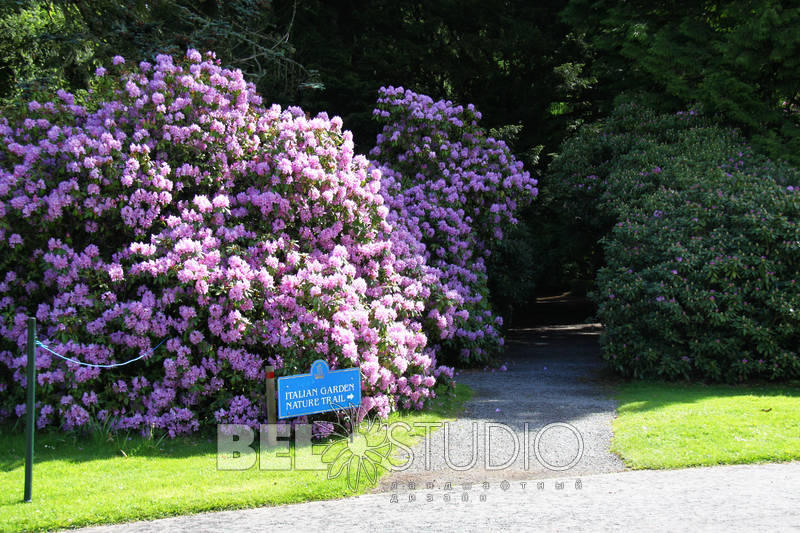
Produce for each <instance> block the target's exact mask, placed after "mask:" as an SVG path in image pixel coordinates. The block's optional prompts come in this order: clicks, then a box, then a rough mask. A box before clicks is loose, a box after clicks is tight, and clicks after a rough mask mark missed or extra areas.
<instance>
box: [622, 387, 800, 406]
mask: <svg viewBox="0 0 800 533" xmlns="http://www.w3.org/2000/svg"><path fill="white" fill-rule="evenodd" d="M735 396H756V397H760V398H769V397H779V396H782V397H789V398H800V382H790V383H780V384H770V383H757V384H741V385H724V384H698V383H683V382H678V383H675V382H664V381H629V382H623V383H619V384H618V395H617V398H618V399H619V400H620V404H621V406H620V408H619V412H620V413H621V414H622V413H643V412H646V411H654V410H658V409H661V408H664V407H667V406H669V405H672V404H689V403H695V402H700V401H703V400H707V399H711V398H731V397H735Z"/></svg>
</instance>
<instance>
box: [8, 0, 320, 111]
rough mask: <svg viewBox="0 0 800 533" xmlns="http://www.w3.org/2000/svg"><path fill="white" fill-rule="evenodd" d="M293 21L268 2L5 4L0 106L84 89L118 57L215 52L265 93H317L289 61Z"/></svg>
mask: <svg viewBox="0 0 800 533" xmlns="http://www.w3.org/2000/svg"><path fill="white" fill-rule="evenodd" d="M292 27H293V21H292V20H291V17H289V18H288V19H287V21H286V23H285V24H283V25H282V27H280V28H278V26H277V22H276V17H275V14H274V12H273V10H272V2H271V1H270V0H227V1H225V2H218V1H214V0H212V1H201V2H195V1H191V0H126V1H124V2H119V1H117V0H7V1H5V2H2V3H0V30H2V37H0V102H2V101H4V100H6V101H11V100H13V98H15V97H19V96H20V95H22V96H23V97H25V98H27V99H28V100H30V99H32V98H35V97H37V93H39V92H42V91H44V92H48V91H52V92H54V91H55V90H56V89H66V90H68V91H70V92H73V93H78V92H79V91H81V90H84V89H86V87H87V83H88V80H89V78H90V77H91V76H92V74H93V73H94V70H95V68H97V67H98V66H101V65H107V64H109V63H110V62H111V58H112V57H114V56H115V55H122V56H124V57H125V58H127V60H128V61H129V62H134V63H136V62H138V61H140V60H147V61H151V60H152V58H153V57H155V55H156V54H173V55H180V54H182V53H183V52H184V51H185V50H186V49H187V48H190V47H191V48H196V49H200V50H209V49H213V50H215V51H216V53H217V56H218V58H219V59H220V60H221V61H222V62H223V65H224V66H226V67H231V68H239V69H241V70H242V71H243V72H244V74H245V78H246V79H247V81H250V82H253V83H255V84H256V87H257V89H258V90H259V91H260V92H262V93H263V94H273V95H274V94H276V93H277V94H282V95H286V96H294V95H296V94H297V91H298V89H299V88H300V87H303V86H305V87H316V88H319V87H320V86H319V85H318V84H317V83H316V79H315V75H314V73H313V72H310V71H308V70H307V69H306V68H304V67H303V66H302V65H300V64H299V63H297V62H296V61H294V60H293V59H292V58H291V54H292V46H291V44H290V43H289V36H290V35H291V31H292Z"/></svg>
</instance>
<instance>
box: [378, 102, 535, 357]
mask: <svg viewBox="0 0 800 533" xmlns="http://www.w3.org/2000/svg"><path fill="white" fill-rule="evenodd" d="M374 115H375V117H376V118H377V120H378V122H379V123H381V124H383V130H382V131H381V133H380V134H379V135H378V139H377V145H376V146H375V148H373V150H372V151H371V152H370V156H371V157H372V158H373V160H374V162H373V164H374V165H375V166H376V167H377V168H379V169H380V171H381V173H382V175H383V179H382V189H381V190H382V193H383V196H384V198H385V199H386V203H387V205H388V206H389V208H390V212H389V216H388V220H389V222H390V223H391V224H393V225H395V232H394V235H395V238H396V239H398V238H400V236H402V238H404V239H406V241H408V242H412V243H413V242H416V243H419V244H418V251H417V253H418V254H420V255H423V256H424V258H425V262H424V264H423V269H425V271H426V273H428V274H429V275H430V276H431V277H432V278H433V279H434V280H435V283H434V284H433V285H432V286H431V296H430V297H429V298H428V300H427V305H426V308H425V316H424V320H425V331H426V332H428V334H429V341H430V342H431V344H432V345H433V346H435V347H436V349H441V350H440V351H439V352H438V353H439V354H440V358H441V359H442V360H444V361H448V362H455V363H457V364H468V365H469V364H477V363H484V362H487V361H488V360H489V359H490V358H491V357H492V356H494V355H496V354H497V353H498V352H499V351H500V349H501V347H502V346H503V337H502V335H501V333H500V331H499V327H500V326H501V325H502V318H501V317H499V316H496V315H495V314H494V313H493V312H492V309H491V306H490V302H489V289H488V287H487V278H486V263H485V261H486V259H487V258H488V257H489V254H490V253H491V250H492V247H493V245H495V244H496V243H497V242H498V241H500V240H501V239H502V238H503V229H504V228H506V227H508V226H509V225H510V224H515V223H516V222H517V220H516V218H515V217H514V213H515V211H516V210H517V209H518V208H520V207H522V206H523V205H526V204H528V203H530V201H531V200H532V199H533V198H534V197H535V196H536V195H537V193H538V189H537V188H536V185H537V181H536V180H535V179H533V178H531V177H530V174H529V173H528V172H526V171H525V170H524V169H523V165H522V162H520V161H517V160H515V158H514V156H513V155H512V154H511V151H510V150H509V148H508V146H506V144H505V143H504V142H503V141H500V140H495V139H493V138H491V137H487V135H486V133H485V131H484V130H483V129H482V128H481V127H480V126H478V120H480V118H481V115H480V112H479V111H477V110H476V109H475V108H474V107H473V106H472V105H471V104H470V105H469V106H467V107H466V108H464V107H462V106H456V105H453V104H452V103H451V102H449V101H438V102H434V101H433V100H432V99H431V98H430V97H428V96H425V95H420V94H416V93H414V92H412V91H409V90H406V89H403V88H402V87H400V88H394V87H388V88H382V89H381V92H380V97H379V99H378V107H377V109H375V111H374Z"/></svg>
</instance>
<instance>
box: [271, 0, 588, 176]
mask: <svg viewBox="0 0 800 533" xmlns="http://www.w3.org/2000/svg"><path fill="white" fill-rule="evenodd" d="M566 4H567V2H566V0H555V1H547V2H528V1H522V0H514V1H506V2H503V3H502V4H497V3H493V2H485V1H480V0H459V1H454V0H438V1H436V2H410V1H403V0H400V1H397V0H392V1H386V0H346V1H338V2H325V1H320V0H306V1H304V2H300V3H297V4H296V5H295V2H294V0H276V1H275V2H274V9H275V13H276V14H277V15H278V20H279V21H280V24H281V25H285V24H286V23H288V22H289V21H290V20H292V19H293V20H294V26H295V28H296V29H295V30H294V32H293V34H292V39H291V42H292V44H293V46H294V48H295V54H294V56H293V57H294V58H295V60H297V61H298V62H300V63H302V64H303V65H305V66H306V67H307V68H310V69H315V70H318V71H319V76H320V81H321V82H322V83H323V84H324V85H325V87H326V89H325V90H324V91H318V92H305V93H303V95H302V96H303V99H302V100H301V102H302V105H303V107H304V108H308V109H312V110H313V109H325V110H329V111H330V110H332V111H335V112H336V113H337V114H339V115H341V116H342V118H343V119H344V121H345V125H346V126H347V127H348V128H350V129H352V130H353V131H354V134H355V138H356V143H357V146H358V147H361V146H363V147H364V148H363V149H364V151H366V150H367V149H368V148H369V145H370V142H371V139H372V138H374V135H375V127H374V124H373V123H372V121H371V116H370V113H369V110H370V109H371V106H372V103H373V100H374V95H375V93H376V92H377V90H378V88H379V87H382V86H386V85H390V84H391V85H394V86H398V85H402V86H403V87H406V88H409V89H411V90H413V91H415V92H417V93H424V94H428V95H431V96H432V97H433V98H434V99H449V100H452V101H456V102H472V103H474V104H475V106H476V107H477V108H478V109H480V110H481V111H482V112H483V113H484V120H483V123H484V124H485V125H486V127H487V128H496V127H500V126H505V125H520V126H522V128H521V131H520V132H519V135H518V138H517V140H516V143H515V146H514V147H513V148H514V150H515V152H516V153H518V154H528V153H529V151H530V150H531V149H532V148H535V147H537V146H539V145H545V146H546V147H547V150H546V152H549V151H552V150H553V149H555V148H556V147H557V146H558V144H559V142H560V141H561V139H562V138H563V137H564V135H565V134H566V131H567V128H566V126H567V125H568V124H569V123H571V122H572V121H573V120H574V119H575V118H576V117H578V116H580V115H581V114H582V113H583V112H584V111H585V107H586V105H585V98H583V94H584V92H585V89H586V85H587V82H588V80H586V79H585V77H584V76H583V75H582V68H583V65H582V63H581V61H582V58H583V56H584V49H583V46H582V43H581V42H580V41H579V40H577V39H575V38H574V37H572V36H571V35H569V34H570V28H569V27H568V26H567V25H566V24H565V23H563V22H561V21H560V20H559V18H558V13H559V12H560V11H561V10H562V9H563V8H564V6H565V5H566ZM295 8H296V13H295ZM525 163H526V164H529V163H531V161H529V160H526V161H525Z"/></svg>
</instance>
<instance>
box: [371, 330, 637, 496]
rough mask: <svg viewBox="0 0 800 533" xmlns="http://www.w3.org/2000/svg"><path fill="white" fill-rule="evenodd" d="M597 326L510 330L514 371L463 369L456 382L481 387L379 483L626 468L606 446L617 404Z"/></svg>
mask: <svg viewBox="0 0 800 533" xmlns="http://www.w3.org/2000/svg"><path fill="white" fill-rule="evenodd" d="M599 333H600V328H599V326H598V325H554V326H543V327H537V328H531V329H527V330H514V331H512V332H510V334H509V335H508V337H507V350H506V356H505V359H506V360H507V361H508V363H507V367H508V370H507V371H505V372H501V371H494V372H491V371H484V370H471V371H462V372H461V373H460V374H459V375H458V376H457V378H456V379H457V381H460V382H462V383H466V384H467V385H469V386H470V387H471V388H472V390H473V391H474V396H473V398H472V400H470V401H469V402H468V403H467V404H466V406H465V409H464V412H463V413H462V414H461V415H460V416H459V419H458V420H456V421H454V422H450V423H447V427H446V428H442V429H441V430H439V431H437V432H431V435H430V438H429V439H427V442H426V439H423V440H422V442H420V443H419V444H418V445H417V446H416V447H414V448H413V454H412V455H413V460H412V461H411V463H410V465H409V466H408V468H407V469H406V470H404V471H402V472H396V473H394V474H392V475H390V476H386V477H385V478H383V480H382V481H381V483H380V484H379V486H378V488H377V490H378V491H388V490H391V486H392V484H394V483H398V484H407V483H408V482H411V483H416V484H417V485H425V484H426V483H428V482H434V481H435V482H439V483H444V482H447V481H450V482H456V483H463V482H465V481H469V482H474V483H482V482H484V481H489V482H491V481H502V480H504V479H506V480H524V479H541V478H547V477H557V476H563V475H571V476H574V475H589V474H599V473H605V472H619V471H621V470H624V465H623V463H622V461H620V459H619V458H618V457H617V456H616V455H613V454H611V453H610V452H609V451H608V447H609V443H610V440H611V422H612V420H613V418H614V416H615V409H616V405H615V402H614V401H613V400H612V399H611V394H612V391H611V389H610V387H609V386H608V385H607V383H606V378H605V376H604V374H603V372H604V367H603V364H602V361H601V359H600V357H599V347H598V344H597V336H598V335H599ZM492 424H498V425H502V426H500V427H498V426H495V427H491V426H492ZM549 424H556V425H555V426H548V425H549ZM445 430H446V431H445ZM445 433H447V437H448V440H449V445H448V447H447V448H445V442H444V441H445ZM537 437H538V440H537ZM476 442H477V447H476V446H475V443H476ZM426 447H427V449H426ZM515 452H516V453H515ZM537 453H538V456H537ZM406 457H408V454H406ZM514 458H516V459H515V460H513V459H514ZM448 462H449V464H448ZM473 462H474V466H472V467H471V468H467V469H464V468H465V467H467V466H469V465H472V464H473ZM506 462H509V463H510V464H509V465H508V466H506V467H505V468H497V467H499V466H503V465H504V463H506Z"/></svg>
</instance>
